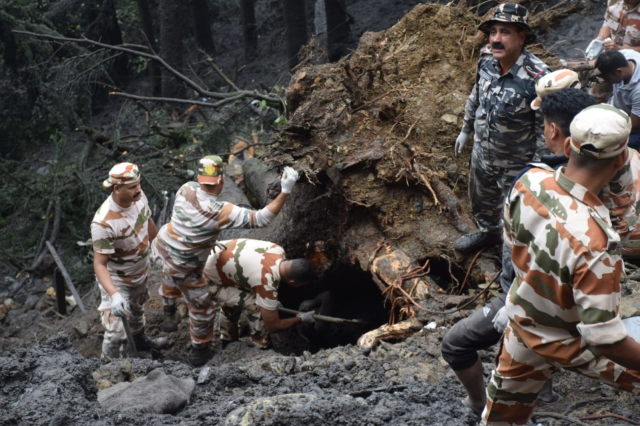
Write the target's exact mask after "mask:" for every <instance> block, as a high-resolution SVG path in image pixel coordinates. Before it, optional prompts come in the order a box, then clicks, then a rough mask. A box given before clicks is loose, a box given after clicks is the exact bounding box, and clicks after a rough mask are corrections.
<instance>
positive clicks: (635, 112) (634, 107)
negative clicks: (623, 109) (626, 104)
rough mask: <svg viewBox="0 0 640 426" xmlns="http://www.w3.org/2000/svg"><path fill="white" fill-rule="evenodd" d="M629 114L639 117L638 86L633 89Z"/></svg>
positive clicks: (639, 92)
mask: <svg viewBox="0 0 640 426" xmlns="http://www.w3.org/2000/svg"><path fill="white" fill-rule="evenodd" d="M631 114H633V115H635V116H636V117H640V87H637V88H636V89H635V90H634V91H633V102H632V103H631Z"/></svg>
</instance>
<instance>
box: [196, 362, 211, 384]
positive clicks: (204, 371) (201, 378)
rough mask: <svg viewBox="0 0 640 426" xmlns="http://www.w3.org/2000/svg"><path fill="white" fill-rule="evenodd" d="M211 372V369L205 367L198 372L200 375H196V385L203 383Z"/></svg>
mask: <svg viewBox="0 0 640 426" xmlns="http://www.w3.org/2000/svg"><path fill="white" fill-rule="evenodd" d="M210 371H211V367H209V366H206V367H204V368H202V370H200V374H198V384H199V385H200V384H202V383H205V382H206V381H207V379H208V378H209V372H210Z"/></svg>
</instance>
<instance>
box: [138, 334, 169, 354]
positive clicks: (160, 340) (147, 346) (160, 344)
mask: <svg viewBox="0 0 640 426" xmlns="http://www.w3.org/2000/svg"><path fill="white" fill-rule="evenodd" d="M133 343H135V344H136V349H137V350H139V351H149V350H151V349H163V348H166V347H167V343H168V342H167V338H166V337H151V336H149V335H147V334H145V333H140V334H136V335H135V336H133Z"/></svg>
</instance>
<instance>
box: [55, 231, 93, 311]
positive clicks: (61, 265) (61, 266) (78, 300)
mask: <svg viewBox="0 0 640 426" xmlns="http://www.w3.org/2000/svg"><path fill="white" fill-rule="evenodd" d="M46 244H47V248H48V249H49V251H50V252H51V256H53V260H55V262H56V264H57V265H58V268H59V269H60V272H62V276H63V277H64V280H65V281H66V282H67V285H68V286H69V290H71V294H73V297H74V299H76V303H77V304H78V307H79V308H80V310H81V311H82V312H87V309H86V308H85V307H84V303H83V302H82V298H81V297H80V294H79V293H78V290H76V286H75V285H73V281H72V280H71V277H70V276H69V273H68V272H67V269H66V268H65V267H64V263H62V259H60V256H58V252H56V249H55V248H54V247H53V245H52V244H51V243H50V242H49V241H47V242H46ZM54 312H55V311H54Z"/></svg>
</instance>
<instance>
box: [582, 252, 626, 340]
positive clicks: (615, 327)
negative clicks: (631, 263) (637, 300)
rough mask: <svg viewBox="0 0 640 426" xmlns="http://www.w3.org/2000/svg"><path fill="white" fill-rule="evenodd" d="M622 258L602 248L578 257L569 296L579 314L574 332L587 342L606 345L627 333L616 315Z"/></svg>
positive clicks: (624, 336) (620, 338)
mask: <svg viewBox="0 0 640 426" xmlns="http://www.w3.org/2000/svg"><path fill="white" fill-rule="evenodd" d="M621 275H622V259H621V258H620V256H617V255H615V256H614V255H611V254H609V253H608V252H606V251H602V252H600V253H597V255H596V256H594V257H593V258H591V259H590V260H587V258H586V256H585V255H582V256H581V258H580V259H579V260H578V263H577V266H576V269H575V273H574V279H573V298H574V300H575V303H576V307H577V309H578V315H579V316H580V323H579V324H578V325H577V328H578V332H579V333H580V334H581V335H582V338H583V339H584V340H585V342H586V343H587V344H589V345H594V346H597V345H610V344H613V343H616V342H619V341H621V340H623V339H624V338H626V337H627V335H628V333H627V329H626V327H625V326H624V324H623V323H622V320H621V319H620V316H619V315H618V309H619V306H620V277H621Z"/></svg>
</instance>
